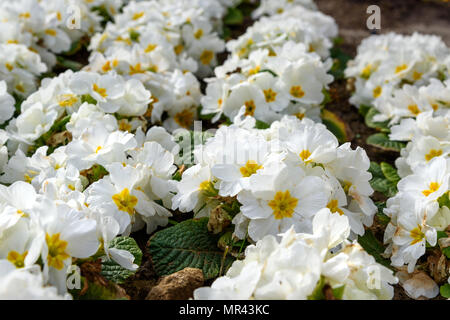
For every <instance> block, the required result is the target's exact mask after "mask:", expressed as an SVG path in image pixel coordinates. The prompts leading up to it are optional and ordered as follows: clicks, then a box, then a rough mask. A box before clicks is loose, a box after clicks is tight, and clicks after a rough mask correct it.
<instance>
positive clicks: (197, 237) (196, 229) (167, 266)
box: [148, 218, 234, 279]
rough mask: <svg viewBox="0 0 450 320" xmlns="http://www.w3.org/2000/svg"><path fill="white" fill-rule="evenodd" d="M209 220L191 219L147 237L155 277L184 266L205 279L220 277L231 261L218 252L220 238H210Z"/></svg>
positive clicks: (216, 236)
mask: <svg viewBox="0 0 450 320" xmlns="http://www.w3.org/2000/svg"><path fill="white" fill-rule="evenodd" d="M207 224H208V218H202V219H190V220H186V221H183V222H180V223H178V224H177V225H175V226H173V227H169V228H167V229H164V230H161V231H159V232H157V233H156V234H155V235H154V236H153V237H151V238H150V240H149V243H148V248H149V252H150V256H151V260H152V262H153V266H154V268H155V271H156V273H157V274H158V275H160V276H164V275H169V274H172V273H174V272H177V271H180V270H182V269H184V268H186V267H192V268H198V269H202V270H203V275H204V277H205V279H212V278H215V277H217V276H219V273H220V269H221V265H222V262H223V273H225V272H226V270H227V269H228V268H229V267H230V266H231V264H232V262H233V261H234V259H233V258H232V257H230V256H225V258H224V257H223V256H224V253H223V252H222V251H221V250H220V249H218V247H217V243H218V240H219V238H220V235H212V234H210V233H209V232H208V229H207Z"/></svg>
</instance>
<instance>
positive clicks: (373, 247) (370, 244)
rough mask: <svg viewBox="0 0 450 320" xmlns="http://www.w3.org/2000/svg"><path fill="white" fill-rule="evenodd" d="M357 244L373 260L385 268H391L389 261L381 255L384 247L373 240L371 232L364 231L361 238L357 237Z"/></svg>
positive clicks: (375, 239)
mask: <svg viewBox="0 0 450 320" xmlns="http://www.w3.org/2000/svg"><path fill="white" fill-rule="evenodd" d="M358 243H359V244H360V245H361V247H363V248H364V250H366V251H367V253H368V254H370V255H372V256H373V257H374V258H375V260H376V261H377V262H378V263H380V264H382V265H384V266H385V267H388V268H392V267H391V264H390V263H389V260H387V259H385V258H383V256H382V255H381V254H382V253H383V252H384V246H383V245H382V244H381V243H380V242H379V241H378V240H377V238H375V236H374V235H373V233H372V231H371V230H366V232H365V233H364V235H363V236H358Z"/></svg>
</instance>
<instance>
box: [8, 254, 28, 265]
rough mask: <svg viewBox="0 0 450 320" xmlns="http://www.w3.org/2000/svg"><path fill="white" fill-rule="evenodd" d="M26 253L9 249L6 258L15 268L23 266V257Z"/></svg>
mask: <svg viewBox="0 0 450 320" xmlns="http://www.w3.org/2000/svg"><path fill="white" fill-rule="evenodd" d="M27 254H28V251H25V252H24V253H22V254H20V253H18V252H17V251H10V252H9V253H8V256H7V257H6V259H8V261H9V262H11V263H12V264H13V265H15V266H16V268H23V267H24V266H25V258H26V256H27Z"/></svg>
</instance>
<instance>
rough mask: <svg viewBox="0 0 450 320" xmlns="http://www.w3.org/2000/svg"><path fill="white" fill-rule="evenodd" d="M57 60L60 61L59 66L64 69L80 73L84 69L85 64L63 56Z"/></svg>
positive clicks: (57, 57)
mask: <svg viewBox="0 0 450 320" xmlns="http://www.w3.org/2000/svg"><path fill="white" fill-rule="evenodd" d="M56 60H57V61H58V64H59V65H60V66H62V67H64V68H65V69H70V70H72V71H80V70H81V68H83V64H81V63H79V62H76V61H73V60H70V59H67V58H63V57H61V56H56Z"/></svg>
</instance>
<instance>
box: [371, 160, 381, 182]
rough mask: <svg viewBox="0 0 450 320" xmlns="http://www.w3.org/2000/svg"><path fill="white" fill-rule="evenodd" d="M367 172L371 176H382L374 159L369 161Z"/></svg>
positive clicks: (379, 167)
mask: <svg viewBox="0 0 450 320" xmlns="http://www.w3.org/2000/svg"><path fill="white" fill-rule="evenodd" d="M369 172H370V173H371V174H372V177H378V178H383V177H384V174H383V170H381V166H380V165H379V164H378V163H376V162H374V161H371V162H370V167H369Z"/></svg>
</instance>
